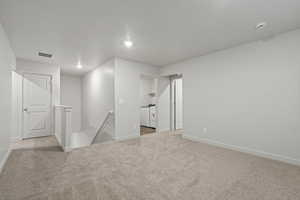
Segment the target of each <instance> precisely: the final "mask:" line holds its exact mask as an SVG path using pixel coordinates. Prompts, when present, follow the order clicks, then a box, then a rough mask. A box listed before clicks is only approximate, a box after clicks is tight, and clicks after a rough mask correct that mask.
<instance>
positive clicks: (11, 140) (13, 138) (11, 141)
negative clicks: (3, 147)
mask: <svg viewBox="0 0 300 200" xmlns="http://www.w3.org/2000/svg"><path fill="white" fill-rule="evenodd" d="M20 140H22V138H21V137H12V138H10V143H16V142H18V141H20Z"/></svg>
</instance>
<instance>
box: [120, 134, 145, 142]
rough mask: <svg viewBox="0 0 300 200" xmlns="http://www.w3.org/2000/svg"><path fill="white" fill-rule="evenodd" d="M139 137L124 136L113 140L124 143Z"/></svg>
mask: <svg viewBox="0 0 300 200" xmlns="http://www.w3.org/2000/svg"><path fill="white" fill-rule="evenodd" d="M139 137H140V135H125V136H121V137H114V139H115V140H116V141H124V140H130V139H135V138H139Z"/></svg>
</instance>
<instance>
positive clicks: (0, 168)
mask: <svg viewBox="0 0 300 200" xmlns="http://www.w3.org/2000/svg"><path fill="white" fill-rule="evenodd" d="M10 153H11V149H10V148H9V149H8V151H7V152H6V154H5V155H4V158H3V159H2V160H1V161H0V173H1V172H2V170H3V168H4V165H5V163H6V161H7V159H8V157H9V155H10Z"/></svg>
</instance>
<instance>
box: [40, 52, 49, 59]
mask: <svg viewBox="0 0 300 200" xmlns="http://www.w3.org/2000/svg"><path fill="white" fill-rule="evenodd" d="M39 56H41V57H46V58H51V57H52V54H48V53H43V52H39Z"/></svg>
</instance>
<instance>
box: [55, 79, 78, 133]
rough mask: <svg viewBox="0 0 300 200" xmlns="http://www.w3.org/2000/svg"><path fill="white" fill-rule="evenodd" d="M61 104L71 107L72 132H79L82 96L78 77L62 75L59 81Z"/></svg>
mask: <svg viewBox="0 0 300 200" xmlns="http://www.w3.org/2000/svg"><path fill="white" fill-rule="evenodd" d="M60 88H61V104H62V105H66V106H71V107H72V131H73V132H79V131H80V130H81V115H82V112H81V110H82V103H81V99H82V95H81V91H82V88H81V78H80V77H79V76H70V75H62V76H61V79H60Z"/></svg>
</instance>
